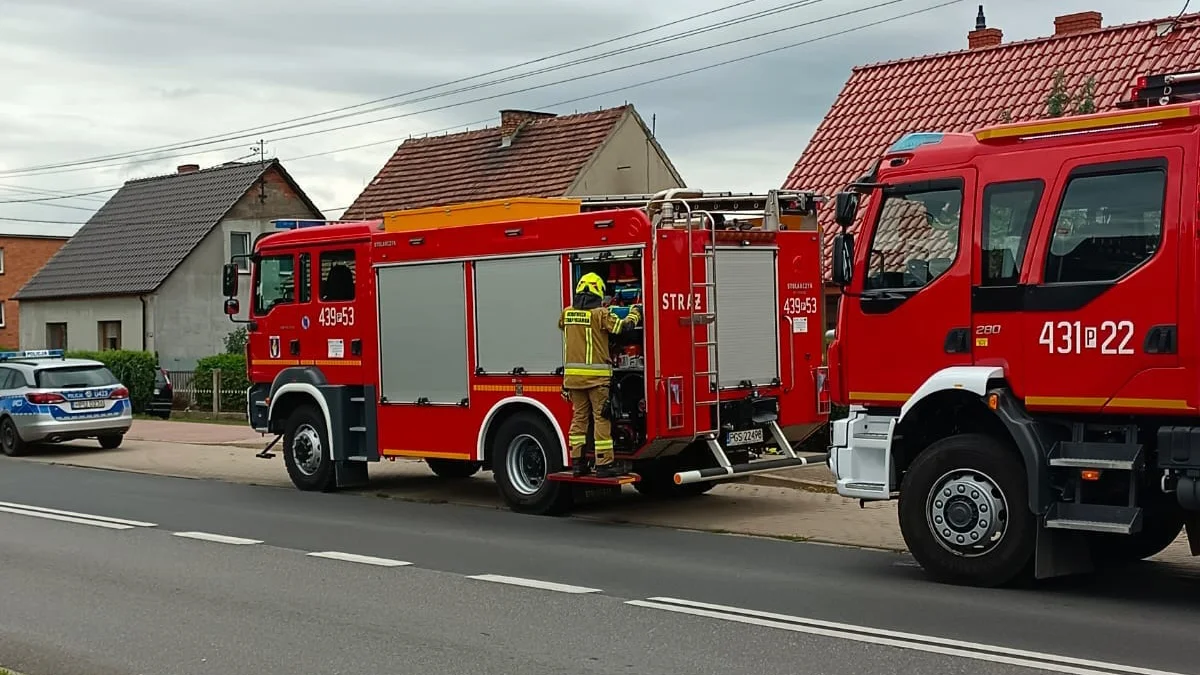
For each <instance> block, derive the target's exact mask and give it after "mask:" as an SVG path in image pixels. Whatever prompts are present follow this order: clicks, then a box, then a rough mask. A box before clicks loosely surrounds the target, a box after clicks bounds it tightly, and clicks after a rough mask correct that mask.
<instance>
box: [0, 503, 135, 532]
mask: <svg viewBox="0 0 1200 675" xmlns="http://www.w3.org/2000/svg"><path fill="white" fill-rule="evenodd" d="M0 506H2V507H8V508H9V509H20V510H22V511H37V512H39V513H52V514H55V515H59V516H74V517H75V518H84V519H87V520H99V521H103V522H106V523H115V524H117V525H128V526H130V527H158V525H156V524H155V523H146V522H142V521H140V520H125V519H124V518H110V517H108V516H95V515H92V514H90V513H79V512H76V511H63V510H61V509H48V508H46V507H44V506H32V505H30V504H16V503H13V502H0ZM67 522H73V521H67ZM122 529H126V528H122Z"/></svg>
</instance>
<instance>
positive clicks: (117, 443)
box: [97, 434, 125, 450]
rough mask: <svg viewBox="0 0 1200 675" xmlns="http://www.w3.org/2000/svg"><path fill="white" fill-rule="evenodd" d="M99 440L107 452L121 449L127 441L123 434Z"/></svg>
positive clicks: (111, 435)
mask: <svg viewBox="0 0 1200 675" xmlns="http://www.w3.org/2000/svg"><path fill="white" fill-rule="evenodd" d="M97 440H98V441H99V442H100V447H102V448H104V449H105V450H116V449H117V448H119V447H121V441H123V440H125V437H124V436H123V435H121V434H106V435H104V436H101V437H100V438H98V439H97Z"/></svg>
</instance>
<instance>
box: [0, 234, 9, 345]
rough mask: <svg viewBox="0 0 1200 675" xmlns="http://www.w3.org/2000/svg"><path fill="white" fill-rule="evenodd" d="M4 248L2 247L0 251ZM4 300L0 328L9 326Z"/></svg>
mask: <svg viewBox="0 0 1200 675" xmlns="http://www.w3.org/2000/svg"><path fill="white" fill-rule="evenodd" d="M3 250H4V249H2V248H0V251H3ZM4 302H5V301H4V300H0V328H4V327H6V326H8V316H7V315H6V314H5V313H4V309H5V308H4Z"/></svg>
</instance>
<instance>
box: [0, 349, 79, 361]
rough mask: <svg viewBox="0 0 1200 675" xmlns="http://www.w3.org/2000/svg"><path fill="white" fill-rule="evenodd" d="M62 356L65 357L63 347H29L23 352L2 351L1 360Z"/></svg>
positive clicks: (59, 357) (56, 357) (0, 353)
mask: <svg viewBox="0 0 1200 675" xmlns="http://www.w3.org/2000/svg"><path fill="white" fill-rule="evenodd" d="M61 358H63V350H61V349H27V350H25V351H23V352H0V361H12V360H14V359H61Z"/></svg>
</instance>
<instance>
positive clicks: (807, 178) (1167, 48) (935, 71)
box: [784, 13, 1200, 280]
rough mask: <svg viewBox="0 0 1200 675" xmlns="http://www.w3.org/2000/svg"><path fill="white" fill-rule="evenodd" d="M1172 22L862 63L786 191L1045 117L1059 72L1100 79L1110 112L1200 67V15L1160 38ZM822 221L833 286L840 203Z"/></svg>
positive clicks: (821, 188)
mask: <svg viewBox="0 0 1200 675" xmlns="http://www.w3.org/2000/svg"><path fill="white" fill-rule="evenodd" d="M1174 18H1175V17H1168V18H1166V19H1156V20H1151V21H1142V22H1139V23H1132V24H1125V25H1121V26H1112V27H1108V28H1102V29H1100V30H1094V31H1090V32H1083V33H1075V34H1069V35H1061V36H1054V37H1043V38H1037V39H1032V40H1024V41H1021V42H1011V43H1006V44H1001V45H1000V46H997V47H985V48H979V49H967V50H962V51H957V52H948V53H943V54H935V55H931V56H925V57H919V58H912V59H904V60H899V61H890V62H885V63H877V64H872V65H866V66H860V67H857V68H855V69H854V70H853V71H852V73H851V75H850V79H849V80H848V81H847V82H846V85H845V86H844V87H843V88H842V91H841V93H840V94H839V95H838V97H837V99H836V100H835V101H834V104H833V107H832V108H830V110H829V113H828V114H827V115H826V116H825V119H824V120H822V121H821V124H820V125H819V126H818V127H817V129H816V131H815V132H814V133H813V136H812V138H811V139H810V140H809V143H808V146H807V147H806V148H805V150H804V154H803V155H801V157H800V160H799V161H798V162H797V163H796V166H795V168H793V169H792V171H791V173H790V174H789V175H788V177H787V180H786V181H785V182H784V188H785V189H810V190H816V191H817V192H819V193H823V194H826V195H830V196H832V195H833V194H834V193H835V192H837V191H838V190H840V189H842V188H844V187H845V186H846V184H847V183H849V182H850V181H852V180H854V179H855V178H857V177H859V176H861V175H862V174H863V173H864V172H865V171H866V170H867V169H868V168H869V166H870V164H871V162H872V161H873V160H874V159H876V158H878V157H879V156H880V154H881V153H883V151H884V150H886V149H887V147H888V146H889V145H890V144H891V143H893V142H894V141H895V140H896V139H898V138H899V137H900V136H901V135H903V134H905V133H909V132H916V131H941V132H963V131H969V130H972V129H974V128H978V127H983V126H988V125H992V124H999V123H1002V122H1003V121H1004V119H1003V117H1002V115H1003V114H1004V111H1005V110H1007V111H1008V114H1009V115H1010V116H1011V120H1012V121H1020V120H1026V119H1034V118H1037V117H1040V116H1042V115H1043V113H1044V111H1045V104H1046V103H1045V102H1046V97H1047V96H1048V94H1049V93H1050V87H1051V84H1052V83H1053V80H1054V71H1055V70H1057V69H1060V68H1061V69H1062V70H1063V71H1064V73H1065V74H1066V80H1067V87H1068V89H1070V90H1072V91H1073V90H1074V89H1075V88H1077V87H1079V86H1081V85H1082V84H1083V83H1084V81H1085V80H1086V79H1087V78H1088V76H1089V75H1090V76H1094V77H1095V78H1096V95H1095V102H1096V106H1097V108H1098V109H1099V110H1108V109H1112V108H1113V106H1114V105H1115V104H1116V103H1117V101H1119V100H1121V99H1124V98H1127V97H1128V95H1129V92H1130V90H1131V89H1132V88H1133V86H1134V83H1135V81H1136V79H1137V77H1138V76H1141V75H1144V74H1153V73H1161V72H1171V71H1179V70H1190V69H1194V68H1195V67H1196V65H1197V64H1198V63H1200V13H1195V14H1186V15H1183V16H1182V17H1180V18H1179V21H1178V23H1177V24H1176V25H1175V26H1174V28H1173V29H1172V30H1171V31H1170V32H1169V33H1167V34H1166V36H1164V37H1158V27H1159V25H1160V24H1163V23H1165V22H1169V21H1171V20H1173V19H1174ZM864 210H865V209H864ZM821 225H822V227H823V228H824V229H825V232H826V241H825V255H824V261H825V278H826V280H829V279H830V270H829V264H830V259H831V257H832V256H831V250H830V247H831V241H832V235H833V233H834V230H835V229H836V227H837V226H836V225H835V224H834V223H833V209H832V207H829V208H825V209H822V215H821ZM855 228H857V225H856V226H855Z"/></svg>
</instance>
